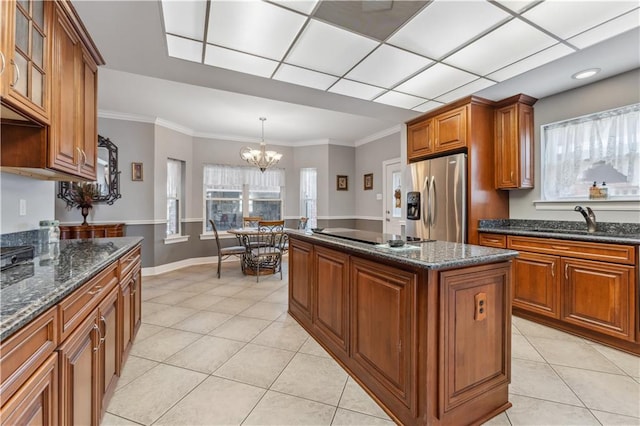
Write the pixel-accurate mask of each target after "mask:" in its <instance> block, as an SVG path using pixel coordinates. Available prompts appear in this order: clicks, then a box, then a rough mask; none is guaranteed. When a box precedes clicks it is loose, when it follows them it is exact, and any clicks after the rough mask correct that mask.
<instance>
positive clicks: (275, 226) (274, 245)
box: [242, 220, 287, 282]
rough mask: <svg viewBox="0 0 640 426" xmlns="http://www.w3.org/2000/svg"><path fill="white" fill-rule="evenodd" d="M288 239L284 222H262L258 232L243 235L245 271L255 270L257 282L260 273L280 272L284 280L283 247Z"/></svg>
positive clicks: (259, 223)
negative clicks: (268, 271)
mask: <svg viewBox="0 0 640 426" xmlns="http://www.w3.org/2000/svg"><path fill="white" fill-rule="evenodd" d="M286 239H287V235H286V234H285V233H284V220H264V221H263V220H261V221H259V222H258V230H257V231H256V232H253V233H247V234H243V235H242V241H243V244H244V247H245V249H246V256H245V258H244V261H245V264H244V267H245V270H246V269H247V268H249V269H251V270H253V271H254V272H255V274H256V281H257V282H259V281H260V273H261V272H260V271H263V272H264V271H267V270H271V272H272V273H274V274H275V273H276V272H280V279H282V245H283V244H284V242H285V240H286Z"/></svg>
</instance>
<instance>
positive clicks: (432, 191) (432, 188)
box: [429, 176, 438, 226]
mask: <svg viewBox="0 0 640 426" xmlns="http://www.w3.org/2000/svg"><path fill="white" fill-rule="evenodd" d="M429 196H430V197H433V198H432V199H431V200H430V201H429V205H430V207H431V211H430V212H429V216H430V217H431V226H433V225H435V223H436V199H437V198H438V194H437V193H436V177H435V176H431V185H430V188H429Z"/></svg>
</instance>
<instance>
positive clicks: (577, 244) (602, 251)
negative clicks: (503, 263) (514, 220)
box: [507, 235, 636, 265]
mask: <svg viewBox="0 0 640 426" xmlns="http://www.w3.org/2000/svg"><path fill="white" fill-rule="evenodd" d="M507 246H508V248H510V249H513V250H525V251H534V252H536V253H545V254H556V255H560V256H567V257H577V258H581V259H590V260H599V261H602V262H614V263H624V264H627V265H634V264H635V260H636V259H635V250H634V247H633V246H623V245H617V244H603V243H591V242H586V241H568V240H556V239H549V238H534V237H517V236H513V235H509V237H508V238H507Z"/></svg>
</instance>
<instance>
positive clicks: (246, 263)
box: [227, 227, 291, 275]
mask: <svg viewBox="0 0 640 426" xmlns="http://www.w3.org/2000/svg"><path fill="white" fill-rule="evenodd" d="M287 231H291V229H290V228H283V229H282V231H273V232H268V234H270V237H271V238H270V239H271V241H279V238H282V237H283V236H284V235H285V234H286V233H287ZM227 233H229V234H232V235H235V236H236V237H237V238H238V241H239V243H240V245H243V246H245V248H247V251H246V252H245V254H244V255H243V256H242V259H241V262H242V264H241V267H242V272H243V273H244V274H245V275H258V274H259V275H272V274H275V273H276V272H278V271H279V268H280V267H281V262H282V256H281V255H282V253H281V255H280V259H279V260H278V262H277V264H276V265H274V264H273V263H271V264H270V265H269V266H268V267H264V266H260V267H258V265H256V263H255V261H254V260H252V258H251V250H253V249H255V248H257V247H258V245H260V244H259V243H257V242H256V241H255V240H254V239H253V238H252V237H258V236H259V235H260V234H265V232H260V230H259V229H258V227H245V228H232V229H228V230H227ZM278 236H279V237H278Z"/></svg>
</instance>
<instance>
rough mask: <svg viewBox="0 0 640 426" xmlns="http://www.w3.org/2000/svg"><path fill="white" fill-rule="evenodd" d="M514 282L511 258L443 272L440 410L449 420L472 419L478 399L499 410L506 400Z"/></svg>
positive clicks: (440, 337)
mask: <svg viewBox="0 0 640 426" xmlns="http://www.w3.org/2000/svg"><path fill="white" fill-rule="evenodd" d="M510 280H511V268H510V266H509V263H508V262H507V263H499V264H492V265H483V266H476V267H469V268H463V269H458V270H451V271H444V272H441V273H440V331H439V340H440V344H439V352H440V354H439V356H440V366H439V372H438V382H439V385H438V386H439V389H440V390H439V392H438V394H439V395H440V398H441V400H440V403H439V404H438V410H439V417H440V419H441V420H442V421H444V422H445V423H451V422H453V423H454V424H455V423H458V422H459V420H456V419H460V417H459V416H463V417H462V418H466V419H467V421H469V420H471V419H473V415H474V412H475V410H474V409H475V408H476V404H477V403H478V401H480V400H483V399H484V401H486V402H485V404H491V403H494V404H495V407H494V408H495V409H498V408H500V407H501V406H503V404H504V403H506V401H507V386H508V384H509V380H510V376H511V371H510V365H511V303H509V300H510V299H509V297H510V287H509V286H510V284H511V283H510ZM501 392H502V394H500V393H501ZM491 401H492V402H491ZM457 408H459V409H458V410H456V409H457ZM485 409H486V405H485ZM485 413H486V411H485ZM447 418H448V420H446V419H447ZM465 423H466V422H465Z"/></svg>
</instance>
